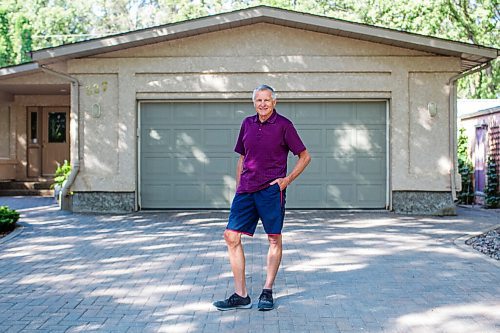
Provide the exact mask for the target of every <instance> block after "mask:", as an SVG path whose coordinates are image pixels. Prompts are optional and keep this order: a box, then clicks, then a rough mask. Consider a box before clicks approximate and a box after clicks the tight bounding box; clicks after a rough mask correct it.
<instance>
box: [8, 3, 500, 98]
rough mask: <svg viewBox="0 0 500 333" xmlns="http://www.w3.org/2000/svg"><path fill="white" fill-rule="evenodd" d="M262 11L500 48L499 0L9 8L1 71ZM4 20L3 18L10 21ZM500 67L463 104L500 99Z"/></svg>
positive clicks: (476, 79)
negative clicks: (117, 37) (37, 53)
mask: <svg viewBox="0 0 500 333" xmlns="http://www.w3.org/2000/svg"><path fill="white" fill-rule="evenodd" d="M256 5H269V6H274V7H279V8H284V9H290V10H296V11H301V12H307V13H311V14H318V15H323V16H328V17H334V18H338V19H344V20H349V21H354V22H360V23H366V24H371V25H375V26H380V27H387V28H391V29H397V30H401V31H407V32H413V33H418V34H423V35H429V36H434V37H440V38H445V39H450V40H456V41H461V42H467V43H474V44H479V45H485V46H490V47H496V48H499V47H500V43H499V40H500V33H499V31H500V6H499V4H498V0H399V1H387V0H336V1H332V0H317V1H310V0H263V1H262V0H261V1H257V0H113V1H111V0H94V1H91V2H88V1H66V0H23V1H21V0H3V1H2V4H1V5H0V65H1V66H5V65H9V64H15V63H20V62H23V61H27V60H28V59H27V58H26V56H25V55H24V54H25V52H26V50H27V49H29V48H32V49H40V48H44V47H51V46H57V45H61V44H63V43H71V42H75V41H79V40H82V39H88V38H92V37H100V36H103V35H109V34H116V33H121V32H125V31H130V30H136V29H142V28H146V27H151V26H156V25H160V24H166V23H173V22H178V21H182V20H187V19H193V18H197V17H201V16H206V15H212V14H217V13H221V12H225V11H231V10H236V9H241V8H246V7H251V6H256ZM2 13H3V14H2ZM499 82H500V62H499V61H494V62H493V64H492V66H491V68H489V69H487V70H483V71H481V72H479V73H476V74H473V75H470V76H468V77H466V78H464V79H462V80H460V81H459V97H461V98H496V97H498V94H499V91H500V89H499Z"/></svg>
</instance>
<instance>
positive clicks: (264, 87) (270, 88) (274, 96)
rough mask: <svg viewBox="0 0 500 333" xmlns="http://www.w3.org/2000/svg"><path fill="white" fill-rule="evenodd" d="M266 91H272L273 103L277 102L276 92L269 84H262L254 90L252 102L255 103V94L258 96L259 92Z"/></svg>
mask: <svg viewBox="0 0 500 333" xmlns="http://www.w3.org/2000/svg"><path fill="white" fill-rule="evenodd" d="M264 90H268V91H270V92H271V98H272V99H273V101H274V100H276V92H275V91H274V88H273V87H271V86H269V85H267V84H261V85H260V86H258V87H257V88H255V89H254V90H253V94H252V101H255V94H257V92H258V91H264Z"/></svg>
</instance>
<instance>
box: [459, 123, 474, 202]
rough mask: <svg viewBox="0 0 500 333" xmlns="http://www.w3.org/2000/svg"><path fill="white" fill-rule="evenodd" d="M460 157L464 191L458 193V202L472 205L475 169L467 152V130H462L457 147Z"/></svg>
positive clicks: (460, 171)
mask: <svg viewBox="0 0 500 333" xmlns="http://www.w3.org/2000/svg"><path fill="white" fill-rule="evenodd" d="M457 155H458V172H459V173H460V175H461V176H462V191H460V192H458V193H457V198H458V202H459V203H461V204H466V205H470V204H471V203H472V202H473V200H474V186H473V182H472V176H473V174H474V168H473V166H472V162H471V160H470V159H469V154H468V150H467V135H466V133H465V128H461V129H460V135H459V137H458V146H457Z"/></svg>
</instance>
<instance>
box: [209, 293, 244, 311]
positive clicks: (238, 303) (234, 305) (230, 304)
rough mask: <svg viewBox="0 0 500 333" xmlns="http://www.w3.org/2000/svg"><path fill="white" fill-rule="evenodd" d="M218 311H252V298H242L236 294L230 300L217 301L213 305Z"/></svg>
mask: <svg viewBox="0 0 500 333" xmlns="http://www.w3.org/2000/svg"><path fill="white" fill-rule="evenodd" d="M213 304H214V306H215V307H216V308H217V310H220V311H227V310H234V309H250V308H251V307H252V301H251V300H250V296H248V295H247V297H241V296H240V295H238V294H236V293H234V294H232V295H231V296H230V297H229V298H228V299H225V300H223V301H217V302H214V303H213Z"/></svg>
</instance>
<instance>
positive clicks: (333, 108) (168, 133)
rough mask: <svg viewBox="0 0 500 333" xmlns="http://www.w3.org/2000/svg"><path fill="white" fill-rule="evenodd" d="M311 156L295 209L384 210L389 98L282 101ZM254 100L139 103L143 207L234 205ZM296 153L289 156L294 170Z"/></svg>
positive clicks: (291, 203) (293, 191) (294, 188)
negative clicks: (240, 145) (243, 133)
mask: <svg viewBox="0 0 500 333" xmlns="http://www.w3.org/2000/svg"><path fill="white" fill-rule="evenodd" d="M277 109H278V112H279V113H281V114H283V115H285V116H286V117H288V118H289V119H291V120H292V121H293V122H294V124H295V126H296V128H297V130H298V132H299V134H300V136H301V137H302V139H303V141H304V143H305V144H306V146H307V148H308V150H309V152H310V154H311V157H312V162H311V164H310V165H309V167H308V168H307V170H306V171H305V172H304V173H303V174H302V175H301V176H300V177H299V179H298V180H297V181H296V182H294V183H293V184H292V185H291V186H290V188H289V191H288V193H287V207H288V208H304V209H307V208H315V209H317V208H338V209H347V208H361V209H362V208H381V209H383V208H385V207H386V203H387V201H388V200H387V148H386V147H387V130H386V128H387V115H386V114H387V102H386V101H383V100H380V101H279V102H278V105H277ZM254 112H255V111H254V110H253V108H252V104H251V102H248V101H207V102H198V101H189V102H188V101H186V102H178V101H176V102H164V101H159V102H148V101H143V102H140V103H139V144H138V146H139V147H138V148H139V154H138V155H139V180H138V184H139V185H138V189H139V208H140V209H175V208H208V209H210V208H228V207H229V205H230V203H231V200H232V197H233V195H234V190H235V169H236V161H237V158H238V155H237V154H236V153H234V152H233V148H234V144H235V142H236V137H237V135H238V132H239V128H240V124H241V121H242V120H243V119H244V118H245V117H247V116H249V115H253V114H254ZM295 159H296V157H295V156H293V155H292V154H290V157H289V164H288V168H289V171H290V170H291V168H292V167H293V165H294V163H295Z"/></svg>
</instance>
